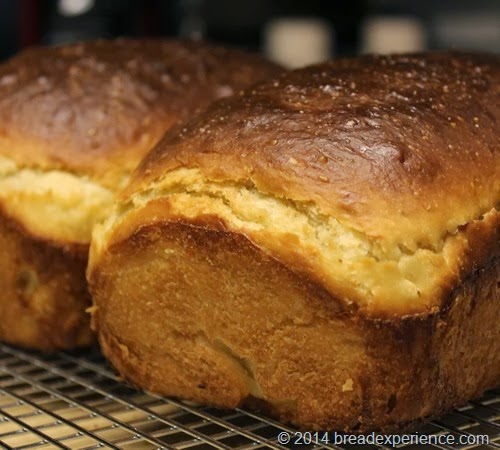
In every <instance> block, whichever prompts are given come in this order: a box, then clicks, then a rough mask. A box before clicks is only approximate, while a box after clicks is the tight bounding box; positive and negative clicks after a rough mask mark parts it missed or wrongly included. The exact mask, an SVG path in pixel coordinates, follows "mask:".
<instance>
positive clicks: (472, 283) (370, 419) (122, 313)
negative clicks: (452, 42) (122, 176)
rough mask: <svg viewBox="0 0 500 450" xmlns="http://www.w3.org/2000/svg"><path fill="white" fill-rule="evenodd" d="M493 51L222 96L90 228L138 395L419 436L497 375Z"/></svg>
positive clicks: (346, 65) (368, 60)
mask: <svg viewBox="0 0 500 450" xmlns="http://www.w3.org/2000/svg"><path fill="white" fill-rule="evenodd" d="M499 86H500V65H499V58H498V57H497V56H488V55H468V54H439V53H438V54H428V55H410V56H407V55H401V56H394V57H363V58H358V59H353V60H340V61H336V62H332V63H328V64H323V65H320V66H315V67H311V68H306V69H302V70H298V71H295V72H291V73H288V74H284V75H282V76H280V77H277V78H275V79H270V80H268V81H266V82H263V83H261V84H259V85H257V86H256V87H254V88H252V89H249V90H247V91H246V92H244V93H242V94H241V95H240V96H238V97H235V98H232V99H227V100H222V101H219V102H217V103H215V104H213V105H212V106H211V107H210V108H208V109H207V110H206V111H205V112H204V113H202V114H201V115H199V116H197V117H196V118H194V119H193V120H191V121H190V122H188V124H187V125H185V126H184V128H183V129H182V132H181V133H180V134H176V135H174V134H170V135H167V136H166V137H165V138H164V139H163V140H162V141H161V142H160V143H159V144H158V145H157V146H156V148H155V149H154V150H153V151H152V152H151V153H150V154H149V155H148V157H147V158H146V159H145V160H144V161H143V163H142V164H141V166H140V167H139V169H138V170H137V171H136V172H135V174H134V176H133V179H132V181H131V183H130V184H129V185H128V186H127V188H126V189H125V191H123V192H122V194H121V201H120V202H119V204H118V205H117V206H116V208H115V211H114V213H113V214H112V215H111V216H110V218H109V219H108V220H107V221H106V222H105V223H104V224H103V225H102V226H100V227H98V228H97V229H96V230H95V231H94V234H93V241H92V245H91V253H90V260H89V268H88V272H87V274H88V279H89V282H90V290H91V293H92V295H93V298H94V307H93V323H94V327H95V329H96V330H97V332H98V335H99V339H100V342H101V344H102V346H103V349H104V352H105V354H106V355H107V356H108V358H109V359H110V361H111V362H112V363H113V364H114V365H115V366H116V367H117V368H118V370H119V371H120V373H121V374H122V375H123V376H125V377H126V378H127V379H129V380H131V381H132V382H133V383H135V384H137V385H139V386H141V387H145V388H147V389H151V390H153V391H158V392H161V393H163V394H166V395H172V396H176V397H180V398H187V399H192V400H195V401H200V402H204V403H209V404H214V405H218V406H223V407H234V406H237V405H240V404H244V403H248V404H251V405H253V406H256V405H257V406H258V407H262V408H264V409H267V410H269V411H270V412H271V413H272V414H275V415H277V416H278V417H279V418H280V419H282V420H284V421H289V422H291V423H294V424H296V425H298V426H300V427H303V428H306V429H307V428H314V429H327V428H330V429H342V430H358V431H369V430H374V429H375V430H389V429H397V428H402V427H406V426H409V425H410V424H412V423H414V422H417V421H420V420H422V419H424V418H426V417H430V416H434V415H437V414H440V413H442V412H443V411H446V410H448V409H450V408H452V407H454V406H456V405H459V404H461V403H463V402H465V401H466V400H467V399H470V398H472V397H475V396H477V395H480V394H481V393H482V392H483V391H484V390H486V389H488V388H490V387H493V386H495V385H497V384H498V383H499V382H500V372H499V368H500V326H499V323H498V317H499V313H500V292H499V283H498V282H499V279H500V273H499V270H500V269H499V257H500V247H499V245H500V244H499V240H500V239H499V230H500V214H499V212H498V206H499V203H500V184H499V183H500V170H499V169H500V164H499V163H500V161H499V157H498V150H499V147H498V131H497V127H496V123H497V120H498V117H499V109H498V105H499V102H498V101H493V99H496V100H499V90H498V89H499V88H498V87H499Z"/></svg>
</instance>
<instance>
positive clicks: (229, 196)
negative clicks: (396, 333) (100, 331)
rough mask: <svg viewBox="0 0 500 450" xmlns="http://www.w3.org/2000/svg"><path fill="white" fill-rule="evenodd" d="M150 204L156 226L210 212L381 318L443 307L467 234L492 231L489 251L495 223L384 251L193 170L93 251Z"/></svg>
mask: <svg viewBox="0 0 500 450" xmlns="http://www.w3.org/2000/svg"><path fill="white" fill-rule="evenodd" d="M151 201H152V202H161V201H165V204H168V206H165V208H164V209H165V211H164V212H163V213H162V212H159V209H161V208H156V209H155V211H156V214H158V217H161V218H162V219H166V218H168V217H169V216H171V217H173V218H175V217H182V218H186V219H188V220H192V219H196V218H198V217H203V216H204V215H205V214H206V211H210V212H211V214H213V215H215V216H217V217H218V218H219V219H220V220H221V221H222V222H223V223H224V224H225V226H226V227H227V228H228V229H230V230H231V231H233V232H238V233H241V234H243V235H245V236H247V237H248V238H249V239H251V240H252V242H254V243H255V244H257V245H258V246H259V247H260V248H262V249H263V251H266V252H268V253H269V254H271V255H273V256H275V257H277V258H278V259H280V260H282V261H284V262H286V263H287V264H289V265H290V266H291V267H295V268H296V269H297V270H298V271H299V272H300V271H302V272H306V273H308V274H310V275H311V276H313V277H314V278H315V279H316V280H317V281H320V282H324V283H325V284H326V285H327V286H328V288H329V289H330V291H331V292H332V294H333V295H334V296H335V297H336V298H339V299H340V300H342V301H343V302H345V303H347V304H356V305H357V306H359V307H361V308H362V309H366V310H367V311H369V312H370V311H371V312H373V313H375V314H379V315H384V314H388V315H391V314H415V313H426V312H431V311H433V310H434V309H435V308H439V307H440V306H442V299H443V298H444V297H446V293H447V292H449V291H450V290H451V289H452V288H453V285H457V283H458V282H459V280H460V277H461V275H464V273H465V272H466V271H465V270H463V269H464V267H459V262H458V261H459V259H460V258H456V255H457V254H464V253H466V250H467V245H468V236H467V229H468V228H470V227H472V225H473V224H474V226H479V227H481V226H483V227H484V228H485V229H489V230H491V231H492V236H491V237H490V238H489V239H490V241H491V246H493V247H494V245H495V240H494V236H495V228H496V233H497V234H498V221H499V213H498V211H497V210H496V209H495V208H494V209H493V210H490V211H482V212H481V214H480V215H478V217H477V219H475V220H473V221H472V222H471V223H469V224H464V225H461V226H460V227H458V228H457V229H455V230H453V231H447V230H444V231H443V235H442V240H441V241H440V242H439V244H438V246H436V247H429V246H428V245H423V246H418V245H417V247H416V248H414V249H412V250H409V249H407V248H404V249H401V246H400V245H395V246H393V247H390V248H389V247H388V246H387V245H385V243H384V241H383V238H382V237H378V236H368V235H367V234H366V233H364V232H363V231H362V230H357V229H353V228H352V227H350V226H349V224H345V223H344V222H341V221H339V220H338V218H336V217H332V216H330V215H327V214H323V213H321V211H319V209H318V208H317V207H316V206H315V205H314V204H313V203H303V202H297V201H294V200H292V199H284V198H279V197H276V196H273V195H271V194H265V193H262V192H259V191H258V190H257V189H256V188H255V186H251V185H249V184H248V183H247V184H243V183H240V184H238V183H234V182H233V183H220V182H214V181H212V180H206V179H205V178H204V177H203V176H202V175H201V174H200V172H199V171H197V170H195V169H191V170H186V169H180V170H177V171H174V172H171V173H169V174H167V175H165V177H163V178H162V179H161V180H158V181H157V182H156V183H154V184H152V185H151V186H150V187H149V189H148V190H146V191H144V192H138V193H136V194H135V195H133V196H132V198H131V199H130V200H129V201H128V202H125V203H122V204H121V206H120V207H119V208H118V210H117V211H115V214H114V215H112V216H111V218H110V219H108V221H107V223H106V224H105V225H104V226H102V227H100V228H98V229H97V230H96V233H95V236H94V237H95V243H96V245H95V247H96V249H98V248H99V246H98V243H99V242H102V240H105V239H106V237H105V236H108V237H109V236H110V233H111V234H112V230H113V229H114V228H115V227H118V228H119V225H118V224H120V223H126V222H127V217H128V215H129V214H132V215H140V216H146V215H147V212H146V211H147V209H148V203H149V202H151ZM248 205H252V207H251V208H248ZM141 209H144V211H143V212H141ZM150 220H154V219H150ZM123 237H125V236H124V235H123V234H122V236H121V238H123ZM483 245H486V244H483ZM496 245H497V246H498V243H497V244H496ZM493 250H494V249H493ZM101 251H102V249H101ZM97 253H99V250H97ZM461 272H462V273H461Z"/></svg>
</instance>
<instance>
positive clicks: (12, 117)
mask: <svg viewBox="0 0 500 450" xmlns="http://www.w3.org/2000/svg"><path fill="white" fill-rule="evenodd" d="M279 71H280V69H278V67H276V66H275V65H273V64H271V63H269V62H266V61H265V60H263V59H261V58H259V57H257V56H253V55H248V54H245V53H242V52H239V51H237V50H228V49H224V48H221V47H217V46H213V45H209V44H206V43H202V42H192V41H175V40H163V41H160V40H157V41H155V40H150V41H148V40H143V41H137V40H127V39H120V40H116V41H95V42H86V43H81V44H74V45H68V46H61V47H51V48H34V49H30V50H27V51H25V52H23V53H21V54H19V55H18V56H15V57H14V58H12V59H11V60H9V61H7V62H6V63H5V64H2V65H0V208H1V213H0V227H1V229H2V230H5V236H2V237H1V238H0V239H1V240H2V244H5V245H2V246H1V247H0V253H1V255H0V267H2V273H1V274H0V281H1V283H0V286H1V287H2V289H3V295H2V297H1V298H0V311H1V312H2V314H1V315H0V317H1V319H0V322H1V323H0V340H4V341H7V342H10V343H15V344H18V345H23V346H26V347H33V348H39V349H43V350H53V349H59V348H65V349H68V348H73V347H75V346H81V345H87V344H88V343H89V342H90V341H91V334H90V330H89V328H88V322H89V320H88V317H87V314H86V313H85V309H86V308H87V307H88V306H90V301H89V296H88V292H87V289H86V287H85V266H86V260H87V255H86V252H87V251H88V244H89V242H90V230H91V228H92V226H93V224H94V223H96V222H97V221H99V220H100V219H102V217H103V215H104V214H105V212H106V209H107V208H108V207H109V206H110V204H111V201H112V198H113V196H114V192H115V191H116V190H118V189H119V188H120V187H121V185H123V183H124V182H125V181H126V180H127V179H128V177H129V175H130V173H131V171H132V170H133V169H134V168H135V166H136V165H137V163H138V162H139V160H140V159H141V157H142V156H143V155H144V154H145V153H146V151H147V150H149V149H150V148H151V146H152V145H153V144H154V143H156V142H157V141H158V140H159V139H160V137H161V136H162V135H163V133H164V132H165V130H167V129H168V128H170V127H172V126H173V125H175V124H176V123H178V122H180V121H182V120H183V119H185V118H186V117H187V116H189V115H190V114H192V113H194V111H195V110H197V109H199V108H203V107H205V106H206V105H207V104H208V103H210V101H212V100H214V99H216V98H220V97H223V96H228V95H231V94H232V93H234V92H237V91H239V90H240V89H242V88H243V87H247V86H248V85H250V84H252V83H254V82H255V81H257V80H260V79H262V78H264V77H266V76H268V75H272V74H276V73H278V72H279ZM7 236H8V239H10V241H9V243H8V244H7ZM3 240H5V243H4V242H3ZM75 248H78V252H77V253H78V256H75V254H74V251H73V249H75ZM27 274H30V275H29V277H30V279H31V278H33V279H34V280H35V279H36V282H33V283H30V285H29V289H28V290H29V293H26V292H25V290H23V289H21V288H19V280H22V279H24V278H23V277H25V276H28V275H27Z"/></svg>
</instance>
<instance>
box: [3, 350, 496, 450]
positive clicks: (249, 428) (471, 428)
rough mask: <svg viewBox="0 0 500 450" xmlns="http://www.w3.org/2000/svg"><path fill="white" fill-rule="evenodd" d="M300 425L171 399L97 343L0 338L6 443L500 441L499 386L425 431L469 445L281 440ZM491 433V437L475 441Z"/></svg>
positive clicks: (370, 448)
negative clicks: (114, 365)
mask: <svg viewBox="0 0 500 450" xmlns="http://www.w3.org/2000/svg"><path fill="white" fill-rule="evenodd" d="M294 431H295V430H293V429H292V428H289V427H286V426H283V425H281V424H279V423H277V422H274V421H273V420H270V419H269V418H267V417H264V416H261V415H258V414H254V413H252V412H249V411H244V410H232V411H224V410H217V409H214V408H208V407H200V406H196V405H191V404H186V403H182V402H179V401H175V400H171V399H164V398H161V397H158V396H155V395H152V394H146V393H143V392H139V391H136V390H134V389H132V388H130V387H128V386H127V385H125V384H123V383H121V382H120V380H118V379H117V377H116V376H115V375H114V373H113V372H112V370H111V369H110V368H109V367H108V366H107V364H106V362H105V361H104V359H103V357H102V356H101V354H100V353H99V351H98V350H97V349H94V350H92V351H87V352H79V353H59V354H56V355H43V354H39V353H34V352H26V351H22V350H19V349H16V348H13V347H10V346H7V345H2V344H0V448H4V449H16V450H18V449H36V450H48V449H86V450H90V449H124V450H142V449H145V450H148V449H189V450H209V449H233V448H238V449H245V450H250V449H252V450H253V449H255V450H257V449H268V448H271V449H287V448H288V449H289V448H300V449H303V450H309V449H313V448H315V449H316V448H317V449H322V448H332V449H337V450H340V449H347V450H355V449H364V450H375V449H392V448H405V449H412V450H414V449H427V448H428V449H435V448H441V449H447V450H451V449H461V450H462V449H464V450H465V449H469V448H475V449H490V448H493V449H494V448H498V449H500V390H496V391H490V392H488V393H487V394H486V395H485V396H484V397H483V398H481V399H480V400H477V401H474V402H471V403H469V404H468V405H467V406H465V407H464V408H461V409H459V410H456V411H454V412H453V413H452V414H449V415H447V416H445V417H443V418H441V419H440V420H439V421H433V422H429V423H428V424H426V425H424V426H423V427H422V428H421V429H420V430H418V431H419V433H421V434H427V435H433V434H434V435H435V434H438V435H439V434H440V435H452V436H454V437H456V440H455V441H456V442H459V438H460V436H462V437H465V438H466V439H464V440H463V441H464V442H466V441H468V442H469V444H462V445H454V446H451V445H447V444H443V445H422V444H419V445H415V444H414V445H399V446H396V447H392V446H390V445H382V446H374V445H363V446H361V445H350V444H348V445H346V446H338V445H334V444H332V443H330V444H328V445H327V444H324V445H323V444H321V445H313V444H310V445H305V444H304V443H303V444H304V445H300V447H299V446H298V445H294V444H293V443H292V444H288V445H284V444H280V442H279V440H278V435H279V433H282V432H288V433H290V434H291V435H292V434H293V433H294ZM474 436H483V437H484V436H487V438H488V440H489V443H487V444H485V443H484V441H483V443H477V442H476V443H474V444H472V445H471V444H470V442H471V441H472V440H474Z"/></svg>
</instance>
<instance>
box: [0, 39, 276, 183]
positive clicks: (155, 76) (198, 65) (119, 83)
mask: <svg viewBox="0 0 500 450" xmlns="http://www.w3.org/2000/svg"><path fill="white" fill-rule="evenodd" d="M279 71H280V70H279V69H278V67H277V66H275V65H273V64H271V63H269V62H267V61H265V60H263V59H262V58H260V57H258V56H254V55H249V54H246V53H243V52H239V51H237V50H230V49H226V48H223V47H218V46H213V45H208V44H206V43H203V42H195V41H177V40H149V41H148V40H131V39H118V40H115V41H104V40H103V41H93V42H85V43H79V44H73V45H67V46H60V47H43V48H33V49H30V50H27V51H24V52H23V53H21V54H19V55H17V56H15V57H14V58H12V59H10V60H9V61H7V62H6V63H5V64H3V65H1V66H0V155H4V156H7V157H10V158H13V159H14V160H15V161H16V162H17V163H19V164H20V165H22V166H29V167H39V168H45V169H63V170H66V171H69V172H72V173H78V174H85V175H87V176H89V177H91V178H94V179H97V180H98V181H99V182H100V183H102V184H104V185H106V186H108V187H111V188H112V189H115V188H116V186H117V185H118V184H119V183H120V182H122V181H123V176H124V174H128V172H130V171H131V170H133V169H134V168H135V167H136V165H137V163H138V162H139V161H140V159H141V157H142V156H143V155H144V153H145V152H146V151H148V150H149V149H150V148H151V147H152V146H153V144H155V143H156V142H157V141H158V140H159V139H160V138H161V136H162V135H163V133H164V132H165V130H166V129H168V128H170V127H171V126H172V125H173V124H175V123H177V122H179V121H182V120H183V119H185V118H187V117H188V116H189V115H190V114H192V113H193V112H194V111H195V110H197V109H199V108H202V107H204V106H206V105H208V104H209V103H210V102H211V101H213V100H214V99H216V98H220V97H224V96H228V95H232V94H233V93H236V92H238V91H239V90H240V89H243V88H245V87H248V86H249V85H250V84H253V83H255V82H256V81H257V80H259V79H263V78H265V77H267V76H271V75H275V74H276V73H278V72H279Z"/></svg>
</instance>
